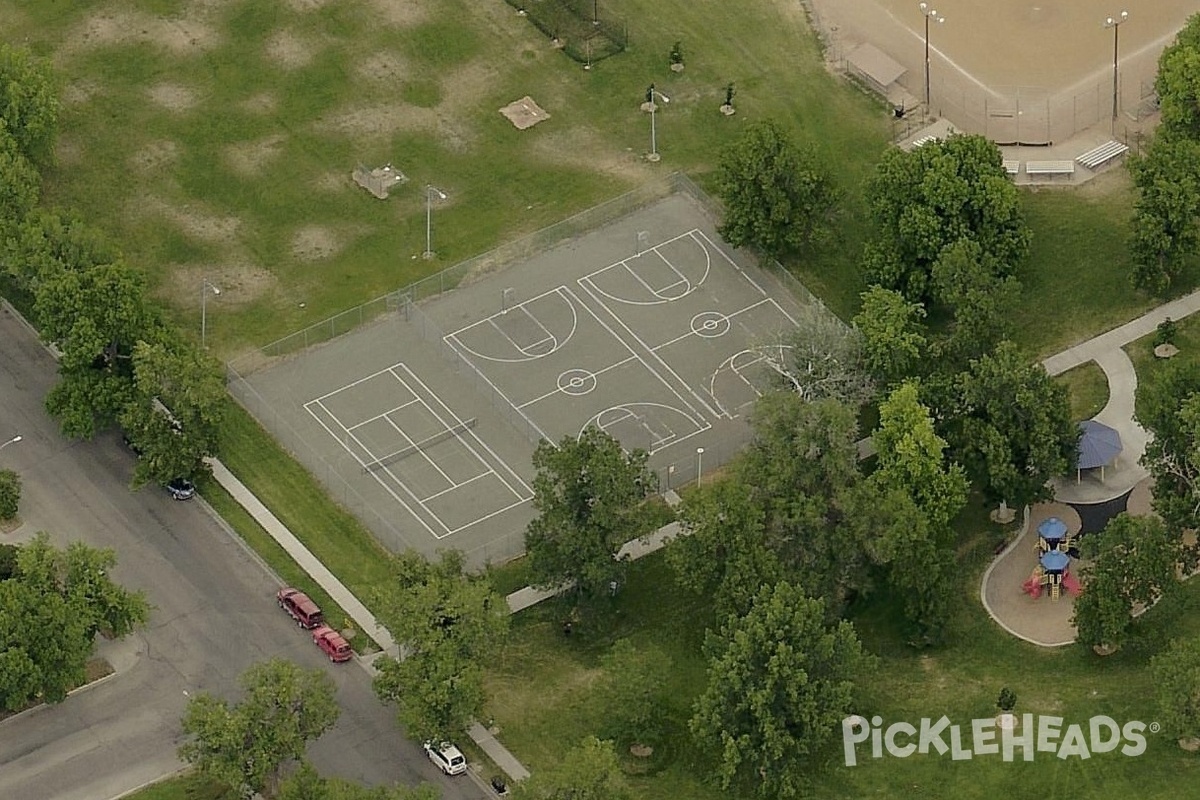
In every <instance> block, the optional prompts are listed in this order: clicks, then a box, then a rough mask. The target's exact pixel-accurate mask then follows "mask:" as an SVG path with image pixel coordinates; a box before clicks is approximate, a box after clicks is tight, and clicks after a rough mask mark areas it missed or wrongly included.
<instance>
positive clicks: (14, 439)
mask: <svg viewBox="0 0 1200 800" xmlns="http://www.w3.org/2000/svg"><path fill="white" fill-rule="evenodd" d="M22 438H23V437H22V436H21V434H19V433H18V434H17V435H16V436H14V437H12V438H11V439H9V440H8V441H7V442H5V443H4V444H0V450H3V449H4V448H6V447H8V446H9V445H10V444H16V443H17V442H19V441H21V439H22Z"/></svg>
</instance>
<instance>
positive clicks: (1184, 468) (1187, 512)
mask: <svg viewBox="0 0 1200 800" xmlns="http://www.w3.org/2000/svg"><path fill="white" fill-rule="evenodd" d="M1136 407H1137V421H1138V422H1139V423H1140V424H1141V425H1142V427H1144V428H1145V429H1146V430H1147V431H1149V432H1150V433H1151V434H1153V435H1152V436H1151V437H1150V441H1149V442H1148V443H1147V444H1146V452H1145V454H1144V455H1143V456H1142V463H1143V464H1145V465H1146V467H1147V468H1148V469H1149V470H1150V474H1151V475H1152V476H1153V477H1154V509H1155V511H1157V512H1158V513H1159V514H1161V515H1162V517H1163V519H1165V520H1166V521H1167V523H1168V524H1169V525H1171V527H1172V528H1173V529H1175V530H1182V529H1184V528H1195V527H1198V526H1200V364H1198V363H1196V362H1194V361H1191V360H1186V359H1184V360H1178V359H1177V360H1173V361H1171V362H1168V363H1167V364H1164V365H1162V366H1161V367H1160V368H1159V369H1157V370H1155V371H1154V372H1152V373H1151V374H1150V376H1149V377H1148V378H1147V379H1146V380H1144V381H1142V382H1141V383H1139V384H1138V387H1137V403H1136Z"/></svg>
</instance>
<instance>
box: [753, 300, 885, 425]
mask: <svg viewBox="0 0 1200 800" xmlns="http://www.w3.org/2000/svg"><path fill="white" fill-rule="evenodd" d="M760 352H762V353H763V355H764V357H765V359H766V363H767V364H768V365H769V366H770V367H771V368H772V369H774V370H775V371H776V372H777V373H779V375H781V376H782V377H783V383H784V385H785V386H786V387H787V388H788V389H791V390H792V391H794V392H795V393H796V394H798V395H800V397H802V398H804V399H805V400H809V401H812V400H837V401H839V402H842V403H846V404H848V405H852V406H860V405H862V404H863V403H865V402H867V401H868V400H869V399H871V395H872V394H873V392H874V386H873V385H872V382H871V376H870V375H869V374H868V373H867V368H866V364H865V362H864V360H863V342H862V336H861V335H860V334H859V332H858V331H857V330H856V329H854V328H847V327H846V325H845V324H844V323H843V322H842V321H841V320H839V319H838V318H837V317H835V316H833V315H832V314H830V313H828V312H827V311H826V310H825V309H824V308H821V309H818V310H816V311H814V312H812V313H810V314H807V315H805V316H804V317H803V318H801V319H800V321H799V324H798V326H797V328H796V330H795V331H794V332H792V333H791V334H790V335H789V336H788V338H787V340H786V341H785V342H784V343H783V346H782V347H765V348H760Z"/></svg>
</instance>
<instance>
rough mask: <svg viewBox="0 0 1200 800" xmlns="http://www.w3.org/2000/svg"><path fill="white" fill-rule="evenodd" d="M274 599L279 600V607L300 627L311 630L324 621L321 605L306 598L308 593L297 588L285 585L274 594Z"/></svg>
mask: <svg viewBox="0 0 1200 800" xmlns="http://www.w3.org/2000/svg"><path fill="white" fill-rule="evenodd" d="M275 599H276V600H278V601H279V607H280V608H282V609H283V610H284V611H286V612H287V613H288V616H290V617H291V618H292V619H294V620H296V624H297V625H299V626H300V627H301V628H308V629H309V630H311V629H313V628H315V627H317V626H318V625H322V624H324V622H325V615H324V614H322V613H321V607H320V606H318V605H317V604H316V603H314V602H313V601H312V600H310V599H308V595H306V594H305V593H304V592H302V591H300V590H299V589H293V588H292V587H290V586H285V587H284V588H282V589H280V590H279V591H278V592H277V593H276V594H275Z"/></svg>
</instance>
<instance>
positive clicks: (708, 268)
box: [576, 229, 712, 306]
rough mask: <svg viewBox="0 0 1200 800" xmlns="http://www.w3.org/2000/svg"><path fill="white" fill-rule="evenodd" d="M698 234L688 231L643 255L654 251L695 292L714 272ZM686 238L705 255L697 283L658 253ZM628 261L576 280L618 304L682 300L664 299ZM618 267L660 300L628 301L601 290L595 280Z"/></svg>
mask: <svg viewBox="0 0 1200 800" xmlns="http://www.w3.org/2000/svg"><path fill="white" fill-rule="evenodd" d="M697 232H698V229H693V230H691V231H688V232H687V233H681V234H679V235H678V236H676V237H674V238H672V239H668V240H667V241H665V242H662V243H661V244H656V245H655V246H654V247H651V248H650V249H649V250H644V251H643V254H644V253H649V252H651V251H653V252H654V254H655V255H657V256H658V257H659V258H661V259H662V260H663V261H665V262H666V263H667V264H670V265H671V269H672V270H674V271H675V274H676V275H679V276H680V277H681V278H683V279H684V280H686V281H688V283H690V284H691V285H692V287H693V290H694V289H698V288H700V286H702V285H703V284H704V282H705V281H706V280H708V275H709V273H710V272H711V271H712V255H711V254H710V253H709V252H708V248H707V247H705V246H704V243H703V242H701V241H700V240H699V239H697V238H696V237H695V236H694V235H693V234H694V233H697ZM685 236H688V237H690V238H691V239H692V241H693V242H695V244H696V245H697V246H698V247H699V248H700V251H701V252H702V253H704V274H702V275H701V276H700V280H698V281H696V282H695V283H692V282H691V281H690V280H689V279H687V278H686V277H684V276H683V275H682V274H680V272H679V270H677V269H675V265H674V264H673V263H672V262H671V260H670V259H669V258H667V257H666V256H664V255H663V254H662V253H660V252H659V251H658V248H659V247H665V246H666V245H668V244H671V243H672V242H676V241H678V240H680V239H682V238H683V237H685ZM627 260H628V259H623V260H621V261H618V262H616V263H613V264H609V265H608V266H607V267H601V268H600V269H597V270H593V271H592V272H589V273H588V274H587V275H584V276H583V277H581V278H578V279H576V283H579V284H583V283H584V282H585V281H586V282H587V283H588V284H589V285H591V286H592V288H593V289H594V290H595V291H594V292H589V293H590V294H592V295H593V296H595V292H599V293H600V294H602V295H604V296H605V297H607V298H609V299H610V300H614V301H616V302H618V303H625V304H627V305H631V306H657V305H661V304H662V303H669V302H672V301H674V300H679V299H681V298H680V297H674V298H664V297H662V296H661V295H659V293H658V292H656V291H655V290H654V289H652V288H650V286H649V285H648V284H647V283H646V282H645V281H643V280H642V279H641V278H640V277H638V276H637V275H636V274H634V273H633V271H632V270H631V269H630V268H629V265H628V264H627V263H626V262H627ZM617 267H622V268H623V269H624V270H625V271H626V272H628V273H629V274H631V275H633V277H634V278H635V279H636V280H637V281H638V282H639V283H641V284H642V286H644V287H646V291H648V292H650V294H652V295H654V296H655V297H657V298H658V300H647V301H642V300H629V299H626V298H623V297H617V296H615V295H612V294H609V293H608V292H606V291H604V290H603V289H601V288H600V286H599V285H598V284H597V283H596V281H595V280H593V278H597V277H598V276H599V275H601V274H602V273H605V272H608V271H609V270H610V269H616V268H617ZM690 293H691V292H688V294H690ZM686 296H687V295H686V294H685V295H682V297H686Z"/></svg>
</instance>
